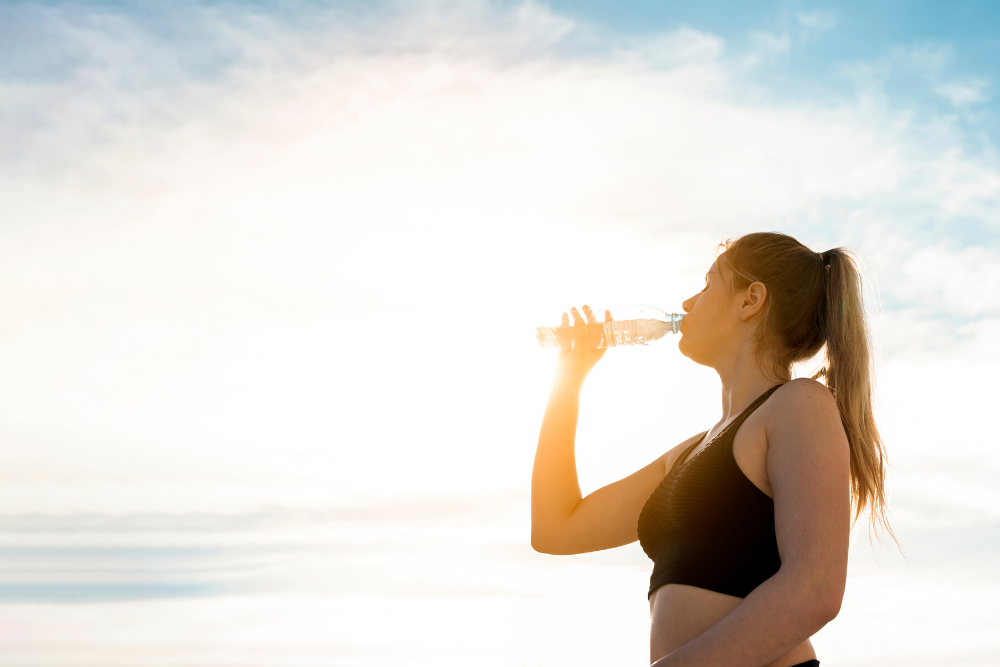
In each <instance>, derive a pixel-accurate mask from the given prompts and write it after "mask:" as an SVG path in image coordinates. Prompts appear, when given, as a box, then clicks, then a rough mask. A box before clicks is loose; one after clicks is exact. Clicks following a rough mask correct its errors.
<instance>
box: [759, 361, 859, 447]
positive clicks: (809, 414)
mask: <svg viewBox="0 0 1000 667" xmlns="http://www.w3.org/2000/svg"><path fill="white" fill-rule="evenodd" d="M772 401H773V405H772V406H771V409H770V410H769V411H768V415H767V420H766V429H767V441H768V445H769V449H770V450H772V452H773V451H774V449H775V448H776V447H777V449H778V450H779V451H780V450H781V449H783V448H784V446H786V445H787V446H791V447H792V448H793V449H795V450H797V451H801V449H802V448H803V447H808V445H807V443H814V444H820V445H821V446H824V447H829V446H834V447H838V446H840V445H843V446H844V447H846V445H847V437H846V433H845V432H844V426H843V423H842V422H841V419H840V410H839V408H838V407H837V401H836V400H835V399H834V397H833V394H832V393H831V392H830V390H829V389H828V388H827V387H826V385H824V384H822V383H820V382H817V381H816V380H813V379H810V378H798V379H795V380H792V381H791V382H788V383H786V384H784V385H782V387H781V388H780V389H778V390H777V391H775V392H774V396H772Z"/></svg>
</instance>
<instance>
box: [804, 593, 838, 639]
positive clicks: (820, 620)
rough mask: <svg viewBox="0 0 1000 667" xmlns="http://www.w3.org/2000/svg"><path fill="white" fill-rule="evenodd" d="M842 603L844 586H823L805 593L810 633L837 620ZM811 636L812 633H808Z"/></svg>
mask: <svg viewBox="0 0 1000 667" xmlns="http://www.w3.org/2000/svg"><path fill="white" fill-rule="evenodd" d="M843 601H844V586H842V585H841V586H836V585H825V586H812V587H810V590H809V591H808V592H807V593H806V604H807V605H808V613H807V614H806V618H809V619H810V620H811V625H812V626H813V627H812V632H818V631H819V630H820V629H821V628H822V627H823V626H825V625H826V624H827V623H829V622H830V621H832V620H833V619H835V618H837V615H838V614H840V607H841V605H842V604H843ZM810 634H812V633H810Z"/></svg>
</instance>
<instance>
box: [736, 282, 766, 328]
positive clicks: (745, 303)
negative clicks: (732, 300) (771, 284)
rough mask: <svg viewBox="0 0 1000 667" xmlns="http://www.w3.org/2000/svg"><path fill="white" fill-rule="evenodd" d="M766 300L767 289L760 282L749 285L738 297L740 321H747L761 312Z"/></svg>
mask: <svg viewBox="0 0 1000 667" xmlns="http://www.w3.org/2000/svg"><path fill="white" fill-rule="evenodd" d="M766 300H767V287H766V286H765V285H764V283H762V282H753V283H750V286H749V287H747V288H746V289H745V290H743V294H741V295H740V319H741V320H744V321H746V320H749V319H751V318H753V317H755V316H756V315H757V313H759V312H761V310H763V308H764V302H765V301H766Z"/></svg>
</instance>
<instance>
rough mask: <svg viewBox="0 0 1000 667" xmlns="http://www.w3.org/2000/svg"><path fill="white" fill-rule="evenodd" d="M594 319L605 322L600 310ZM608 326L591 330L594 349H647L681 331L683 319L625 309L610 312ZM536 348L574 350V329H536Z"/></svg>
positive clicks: (596, 325) (599, 325)
mask: <svg viewBox="0 0 1000 667" xmlns="http://www.w3.org/2000/svg"><path fill="white" fill-rule="evenodd" d="M594 315H595V316H596V317H597V318H598V319H599V320H603V319H604V310H603V309H600V310H599V309H596V308H595V309H594ZM611 316H612V317H614V318H616V319H613V320H611V321H610V322H595V323H593V324H588V325H587V326H588V327H590V340H591V342H595V341H596V343H595V347H598V348H604V347H618V346H619V345H647V344H649V343H652V342H653V341H654V340H659V339H660V338H663V336H665V335H666V334H668V333H677V332H679V331H680V329H681V320H683V319H684V315H682V314H678V313H667V312H664V311H662V310H660V309H659V308H656V307H654V306H628V307H626V308H619V309H614V308H612V309H611ZM536 337H537V339H538V346H539V347H541V348H544V349H547V350H568V349H571V348H572V347H573V325H569V326H554V327H538V328H537V329H536Z"/></svg>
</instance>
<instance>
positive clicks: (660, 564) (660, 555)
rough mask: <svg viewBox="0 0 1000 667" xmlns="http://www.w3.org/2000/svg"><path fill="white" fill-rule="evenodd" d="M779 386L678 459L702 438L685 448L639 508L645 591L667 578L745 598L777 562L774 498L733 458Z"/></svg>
mask: <svg viewBox="0 0 1000 667" xmlns="http://www.w3.org/2000/svg"><path fill="white" fill-rule="evenodd" d="M780 386H781V385H778V386H777V387H771V388H770V389H769V390H767V392H765V393H764V394H763V395H762V396H761V397H760V398H758V399H757V400H756V401H754V402H753V403H751V404H750V405H749V406H748V407H747V409H746V410H744V411H743V412H742V413H741V414H740V416H739V417H737V418H736V419H734V420H733V421H732V422H730V424H729V425H728V426H727V427H726V428H725V429H723V431H722V433H720V434H719V435H717V436H716V437H715V438H714V439H713V440H712V441H711V442H710V443H708V445H707V446H706V447H705V448H704V449H703V450H702V451H700V452H698V454H696V455H695V456H694V457H693V458H692V459H691V460H690V461H688V462H687V463H685V464H683V465H678V463H677V462H680V461H684V460H685V459H686V458H687V456H688V454H689V453H690V452H691V450H693V449H694V448H695V447H697V446H698V444H699V443H700V442H701V440H699V441H698V442H696V443H695V444H693V445H691V446H690V447H688V448H687V449H686V450H685V451H684V453H683V454H682V455H681V456H680V457H678V459H677V462H675V463H674V465H673V466H672V467H671V469H670V471H669V472H668V473H667V475H666V476H665V477H664V478H663V481H661V482H660V485H659V486H658V487H656V490H654V491H653V493H652V495H650V496H649V499H648V500H647V501H646V504H645V506H643V508H642V511H641V512H640V513H639V544H641V545H642V549H643V551H645V552H646V555H647V556H649V557H650V558H651V559H652V561H653V574H652V576H651V577H650V578H649V595H652V594H653V592H654V591H655V590H656V589H657V588H659V587H660V586H663V585H665V584H687V585H688V586H697V587H698V588H705V589H707V590H710V591H717V592H719V593H725V594H726V595H734V596H736V597H740V598H744V597H746V596H747V594H749V593H750V591H752V590H753V589H755V588H757V586H759V585H760V584H761V583H763V582H764V581H765V580H767V579H769V578H770V577H771V576H773V575H774V574H775V573H776V572H777V571H778V568H779V567H781V558H780V557H779V556H778V542H777V538H776V537H775V534H774V501H773V500H771V498H769V497H768V496H767V494H766V493H764V492H763V491H761V490H760V489H758V488H757V487H756V486H754V484H753V482H751V481H750V480H749V479H747V478H746V475H744V474H743V471H742V470H740V467H739V466H738V465H736V459H734V458H733V438H734V437H735V436H736V432H737V431H738V430H739V428H740V426H741V425H742V424H743V422H744V420H746V418H747V417H749V416H750V414H751V413H753V411H754V410H756V409H757V408H758V407H760V406H761V404H763V403H764V401H766V400H767V399H768V398H769V397H770V396H771V394H773V393H774V392H775V390H776V389H777V388H778V387H780ZM702 439H704V437H703V438H702Z"/></svg>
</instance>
